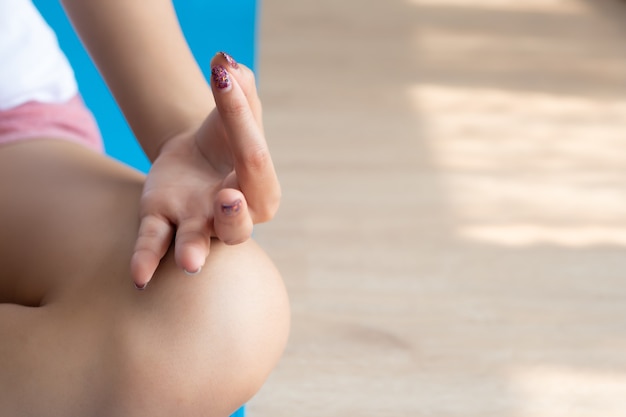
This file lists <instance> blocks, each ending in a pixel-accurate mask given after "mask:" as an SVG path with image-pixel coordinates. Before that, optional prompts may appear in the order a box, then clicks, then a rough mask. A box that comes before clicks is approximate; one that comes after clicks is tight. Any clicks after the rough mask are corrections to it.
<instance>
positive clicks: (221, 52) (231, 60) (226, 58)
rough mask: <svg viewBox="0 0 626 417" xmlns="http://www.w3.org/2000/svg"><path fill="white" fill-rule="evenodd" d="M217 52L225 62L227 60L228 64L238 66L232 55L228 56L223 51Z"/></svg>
mask: <svg viewBox="0 0 626 417" xmlns="http://www.w3.org/2000/svg"><path fill="white" fill-rule="evenodd" d="M218 54H220V55H221V56H223V57H224V59H225V60H226V62H228V65H230V66H231V67H233V68H235V69H237V68H239V64H238V63H237V61H235V58H233V57H232V56H230V55H229V54H227V53H226V52H223V51H220V52H218Z"/></svg>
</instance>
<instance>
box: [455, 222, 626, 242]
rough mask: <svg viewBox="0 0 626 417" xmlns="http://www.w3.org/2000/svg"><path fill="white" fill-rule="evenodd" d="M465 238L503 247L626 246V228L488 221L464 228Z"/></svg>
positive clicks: (461, 228)
mask: <svg viewBox="0 0 626 417" xmlns="http://www.w3.org/2000/svg"><path fill="white" fill-rule="evenodd" d="M458 233H459V235H460V236H461V237H463V238H464V239H467V240H471V241H475V242H482V243H488V244H497V245H499V246H509V247H525V246H533V245H557V246H561V247H570V248H582V247H587V246H595V245H611V246H626V227H625V226H623V225H622V226H620V227H610V226H585V225H580V226H554V225H541V224H532V223H527V224H523V223H512V224H498V225H493V224H485V225H468V226H462V227H460V229H459V231H458Z"/></svg>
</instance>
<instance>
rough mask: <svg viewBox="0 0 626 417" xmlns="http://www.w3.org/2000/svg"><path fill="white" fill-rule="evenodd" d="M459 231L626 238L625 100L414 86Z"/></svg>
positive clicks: (490, 236) (489, 238)
mask: <svg viewBox="0 0 626 417" xmlns="http://www.w3.org/2000/svg"><path fill="white" fill-rule="evenodd" d="M409 96H410V100H411V102H412V104H413V107H414V110H415V112H416V115H419V121H420V123H421V124H422V126H421V128H422V130H423V131H424V132H425V135H424V138H422V140H424V141H425V142H426V147H427V149H428V150H429V154H430V156H431V159H432V163H433V165H434V166H435V167H436V168H437V169H439V172H440V175H441V181H442V184H443V186H444V190H445V199H446V201H447V203H448V205H449V211H450V214H451V215H452V216H453V218H454V220H455V223H456V234H457V236H458V237H459V238H461V239H469V240H474V241H480V242H483V243H485V242H490V243H494V244H495V243H497V244H501V245H504V246H522V245H531V244H538V243H547V244H556V245H563V246H574V247H579V246H585V245H598V244H610V245H619V246H624V245H626V211H625V210H624V207H626V187H625V186H624V184H626V172H625V171H624V169H623V167H624V164H625V163H626V146H625V145H626V136H625V132H626V100H625V99H623V98H608V97H604V98H590V97H584V96H575V95H561V94H549V93H538V92H524V91H508V90H499V89H491V88H476V87H454V86H444V85H434V84H423V85H414V86H413V87H412V88H411V89H410V91H409Z"/></svg>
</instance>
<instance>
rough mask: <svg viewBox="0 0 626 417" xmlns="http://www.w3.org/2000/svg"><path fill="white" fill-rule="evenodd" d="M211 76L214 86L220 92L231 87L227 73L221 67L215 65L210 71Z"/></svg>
mask: <svg viewBox="0 0 626 417" xmlns="http://www.w3.org/2000/svg"><path fill="white" fill-rule="evenodd" d="M211 74H212V75H213V82H214V83H215V86H216V87H217V88H219V89H220V90H225V89H227V88H229V87H230V86H231V82H230V77H229V76H228V71H226V68H224V67H223V66H221V65H216V66H214V67H213V68H212V69H211Z"/></svg>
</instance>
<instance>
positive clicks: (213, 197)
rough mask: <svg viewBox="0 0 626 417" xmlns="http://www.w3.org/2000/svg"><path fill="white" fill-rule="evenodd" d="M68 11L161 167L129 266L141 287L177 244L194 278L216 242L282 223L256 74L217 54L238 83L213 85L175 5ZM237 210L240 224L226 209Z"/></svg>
mask: <svg viewBox="0 0 626 417" xmlns="http://www.w3.org/2000/svg"><path fill="white" fill-rule="evenodd" d="M63 5H64V7H65V9H66V11H67V13H68V15H69V17H70V18H71V20H72V23H73V24H74V27H75V28H76V30H77V32H78V33H79V35H80V37H81V39H82V41H83V43H84V44H85V46H86V47H87V49H88V50H89V53H90V55H91V56H92V58H93V60H94V62H95V63H96V65H97V66H98V69H99V70H100V72H101V73H102V75H103V77H104V79H105V80H106V82H107V84H108V86H109V88H110V89H111V91H112V92H113V95H114V96H115V98H116V100H117V102H118V104H119V105H120V107H121V109H122V111H123V112H124V115H125V116H126V119H127V120H128V122H129V124H130V126H131V127H132V129H133V131H134V133H135V135H136V137H137V139H138V141H139V142H140V143H141V145H142V147H143V149H144V150H145V152H146V154H147V155H148V157H149V158H150V159H151V160H152V161H153V166H152V169H151V170H150V173H149V174H148V178H147V180H146V183H145V184H146V187H145V188H144V190H143V193H142V198H141V200H140V207H139V214H140V218H141V222H140V227H139V232H138V237H137V240H136V243H135V246H134V251H133V256H132V258H131V261H130V262H131V271H132V279H133V281H134V282H135V284H136V285H137V286H138V287H143V286H145V285H146V284H147V283H148V282H150V280H151V278H152V275H153V273H154V271H155V270H156V268H157V266H158V265H159V261H160V260H161V258H163V256H164V255H165V254H166V252H167V250H168V248H169V246H170V242H171V241H172V239H174V259H175V262H176V264H177V265H178V267H179V268H182V269H184V270H186V271H196V270H198V269H200V268H201V267H202V266H203V265H204V262H205V259H206V257H207V256H208V254H209V250H210V246H211V237H218V238H219V239H220V240H221V241H222V242H224V243H227V244H238V243H241V242H244V241H246V240H247V239H248V238H249V237H250V234H251V231H252V224H255V223H260V222H265V221H268V220H270V219H271V218H272V217H273V216H274V214H275V213H276V210H277V209H278V205H279V202H280V194H281V192H280V185H279V182H278V179H277V177H276V172H275V170H274V166H273V164H272V159H271V156H270V153H269V150H268V147H267V143H266V141H265V137H264V134H263V126H262V122H261V104H260V101H259V99H258V96H257V93H256V89H255V82H254V76H253V75H252V72H251V71H250V70H249V69H247V68H246V67H245V66H243V65H238V66H236V65H231V64H230V63H229V62H227V60H226V59H225V57H223V56H221V55H217V56H216V57H214V58H213V61H212V66H214V67H215V66H222V67H224V68H225V70H226V72H227V73H228V75H229V79H230V81H231V82H230V86H229V87H228V88H217V87H216V85H215V83H213V85H212V86H210V85H207V83H206V81H205V80H204V77H203V76H202V73H201V72H200V70H199V68H198V66H197V64H196V62H195V60H194V58H193V56H192V54H191V52H190V51H189V48H188V46H187V44H186V42H185V39H184V37H183V35H182V33H181V30H180V28H179V25H178V21H177V19H176V15H175V12H174V9H173V6H172V4H171V2H170V1H169V0H154V1H151V2H150V5H149V7H146V3H145V1H143V0H90V1H84V0H64V1H63ZM225 36H227V35H226V34H225ZM138 51H140V52H141V53H138ZM212 93H213V94H212ZM235 204H240V205H241V210H240V212H239V213H238V214H237V216H235V217H233V216H228V215H227V212H228V210H227V211H226V212H225V211H224V210H223V209H222V207H223V206H233V205H235Z"/></svg>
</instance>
